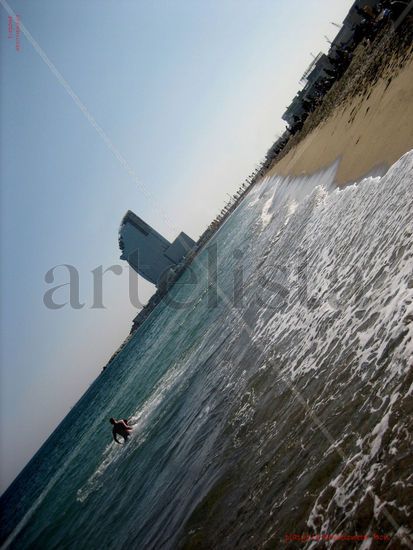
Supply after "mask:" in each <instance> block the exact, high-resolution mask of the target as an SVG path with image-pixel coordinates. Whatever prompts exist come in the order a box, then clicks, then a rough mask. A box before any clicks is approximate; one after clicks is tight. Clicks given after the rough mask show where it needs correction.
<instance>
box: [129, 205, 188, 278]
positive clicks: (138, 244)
mask: <svg viewBox="0 0 413 550" xmlns="http://www.w3.org/2000/svg"><path fill="white" fill-rule="evenodd" d="M194 246H195V242H194V241H193V240H192V239H191V238H190V237H188V235H186V234H185V233H180V234H179V235H178V237H177V238H176V239H175V240H174V241H173V243H170V242H169V241H168V240H167V239H165V237H163V236H162V235H161V234H160V233H158V232H157V231H155V229H153V228H152V227H151V226H150V225H148V224H147V223H145V222H144V221H143V220H142V219H141V218H139V217H138V216H137V215H136V214H135V213H134V212H132V211H131V210H128V211H127V212H126V214H125V216H124V217H123V219H122V222H121V226H120V229H119V248H120V249H121V252H122V254H121V257H120V258H121V260H126V261H127V262H128V263H129V265H130V266H131V267H132V268H133V269H134V270H135V271H136V272H137V273H138V274H139V275H141V276H142V277H143V278H144V279H146V280H147V281H149V282H150V283H153V284H154V285H156V286H158V285H159V282H160V280H161V278H162V276H163V275H164V274H166V273H167V272H168V271H169V270H170V269H171V268H173V267H174V266H176V265H178V264H179V263H180V262H181V260H182V259H183V258H184V257H185V255H186V254H187V253H188V252H189V251H190V250H192V249H193V248H194Z"/></svg>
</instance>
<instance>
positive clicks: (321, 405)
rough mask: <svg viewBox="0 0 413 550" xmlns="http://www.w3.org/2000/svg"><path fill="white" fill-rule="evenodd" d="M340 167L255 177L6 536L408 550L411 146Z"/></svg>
mask: <svg viewBox="0 0 413 550" xmlns="http://www.w3.org/2000/svg"><path fill="white" fill-rule="evenodd" d="M335 170H336V166H332V167H330V168H329V169H327V170H325V171H323V172H320V173H318V174H316V175H313V176H311V177H301V178H294V179H292V178H280V177H272V178H269V179H268V178H267V179H264V180H263V181H261V182H260V183H259V184H257V185H256V186H255V187H253V188H252V190H251V191H250V192H249V193H248V195H247V196H246V197H245V198H244V200H243V201H242V202H241V203H240V205H239V206H238V208H237V209H236V210H235V211H234V212H233V213H232V214H231V216H230V217H229V218H228V219H227V221H226V222H225V224H224V225H223V226H222V227H221V229H220V230H219V232H218V233H217V234H216V235H215V236H214V237H213V239H212V240H211V241H210V242H209V243H208V244H207V246H206V247H205V248H204V249H203V250H202V251H201V253H200V254H199V255H198V256H197V258H196V260H195V261H194V263H193V264H192V266H191V269H188V270H187V271H186V272H185V274H184V275H183V276H182V278H181V279H180V280H179V282H178V284H176V285H175V287H174V289H173V291H172V293H171V296H170V299H169V300H168V303H162V304H161V305H159V306H158V307H157V308H156V309H155V311H154V312H153V313H152V314H151V316H150V318H149V319H148V320H147V321H146V322H145V323H144V325H143V326H142V327H141V328H140V329H139V330H138V332H137V333H135V334H134V336H133V338H132V339H131V340H130V341H129V343H128V344H127V345H126V347H125V348H124V349H123V350H122V351H121V352H120V353H119V354H118V355H117V356H116V358H115V359H114V360H113V361H112V363H111V364H110V365H109V366H108V368H107V369H106V370H105V371H104V372H103V373H102V374H101V375H100V376H99V377H98V378H97V380H96V381H95V382H94V383H93V384H92V386H91V387H90V388H89V389H88V391H87V392H86V393H85V394H84V396H83V397H82V398H81V399H80V401H79V402H78V403H77V405H76V406H75V407H74V408H73V409H72V410H71V412H70V414H69V415H68V416H67V417H66V418H65V419H64V421H63V422H62V424H61V425H60V426H59V427H58V428H57V430H56V431H55V432H54V433H53V434H52V436H51V437H50V438H49V439H48V441H47V442H46V443H45V445H44V446H43V447H42V448H41V449H40V451H39V452H38V453H37V454H36V455H35V457H34V458H33V459H32V461H31V462H30V463H29V465H28V466H27V467H26V468H25V469H24V470H23V472H22V473H21V474H20V476H19V477H18V478H17V479H16V480H15V481H14V483H13V484H12V486H11V487H10V488H9V489H8V491H7V492H6V493H5V494H4V495H3V497H2V499H1V507H2V523H1V541H2V547H3V548H16V549H26V548H36V549H37V548H38V549H42V550H44V549H52V548H53V549H55V548H56V549H57V548H59V549H63V548H70V549H71V548H76V549H88V550H90V549H92V550H93V549H102V548H109V549H110V548H115V549H130V548H133V549H135V548H136V549H140V548H142V549H160V548H164V549H169V548H209V549H212V548H214V549H215V548H220V549H221V548H224V549H225V548H245V549H252V548H279V547H291V548H313V547H317V548H320V547H323V548H324V547H328V546H330V545H331V544H332V543H333V540H332V539H331V538H330V539H329V541H327V540H326V539H327V537H328V536H330V537H331V536H333V535H334V536H337V535H338V534H341V535H346V536H348V537H350V538H349V539H348V540H347V541H346V542H335V546H334V547H335V548H353V547H354V548H356V547H357V548H376V547H377V548H400V547H401V545H402V544H403V541H404V544H406V547H409V546H408V545H409V542H408V538H407V537H408V534H407V533H408V525H409V524H410V525H411V524H412V510H411V505H412V502H413V499H412V498H411V497H412V483H413V482H412V465H413V464H412V462H413V461H412V454H411V443H412V439H413V438H412V411H413V385H412V383H413V376H412V368H411V367H412V354H413V340H412V335H413V305H412V302H413V274H412V263H413V262H412V252H413V247H412V242H413V239H412V233H413V175H412V174H413V153H412V152H411V153H408V154H406V155H404V156H403V157H402V158H401V159H400V160H399V161H398V162H397V163H396V164H395V165H393V166H392V167H391V168H390V169H389V171H388V172H387V173H386V174H385V175H384V176H381V177H380V176H377V177H369V178H366V179H364V180H363V181H362V182H360V183H358V184H354V185H348V186H347V187H345V188H343V189H337V188H336V187H335V186H334V185H333V180H334V173H335ZM110 416H115V417H117V418H129V419H131V422H132V423H133V424H134V430H133V434H132V436H131V438H130V440H129V442H128V443H127V444H125V445H116V444H115V443H114V442H113V441H112V440H111V426H110V424H109V422H108V419H109V417H110ZM299 534H301V535H302V536H303V540H302V541H301V542H296V541H295V542H294V541H293V538H294V536H295V537H296V536H297V535H299ZM322 534H323V535H324V536H325V541H324V542H322V543H321V542H320V541H319V540H318V541H317V540H316V539H317V536H318V537H320V536H321V535H322ZM309 535H313V536H314V538H313V540H310V539H309ZM356 535H359V536H364V535H365V536H366V539H365V540H364V541H363V542H360V541H359V542H355V540H354V539H352V538H351V537H354V536H356ZM379 535H380V536H385V537H389V539H388V540H389V541H390V542H387V543H385V544H383V542H378V541H377V540H374V537H376V538H377V537H378V536H379ZM305 537H307V539H305ZM369 537H370V538H369ZM304 539H305V540H304ZM340 544H343V546H340ZM320 545H321V546H320ZM410 547H412V546H410Z"/></svg>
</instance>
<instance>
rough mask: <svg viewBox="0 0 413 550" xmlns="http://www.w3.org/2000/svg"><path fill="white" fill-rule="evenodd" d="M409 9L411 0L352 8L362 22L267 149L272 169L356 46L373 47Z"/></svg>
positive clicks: (333, 48) (331, 54) (332, 54)
mask: <svg viewBox="0 0 413 550" xmlns="http://www.w3.org/2000/svg"><path fill="white" fill-rule="evenodd" d="M408 6H409V0H383V1H379V2H377V3H376V4H374V5H372V6H371V5H368V4H366V5H364V6H362V7H360V6H358V5H357V4H355V5H354V6H353V8H352V9H353V10H354V11H355V13H357V14H358V16H359V17H360V20H359V22H358V23H357V24H355V25H353V27H352V34H351V37H350V39H349V40H348V41H347V42H345V43H344V42H341V43H340V44H332V46H331V48H330V50H329V52H328V55H327V58H328V61H329V65H330V66H329V67H328V68H324V70H323V75H322V76H321V77H320V78H318V80H317V81H316V82H315V83H314V84H313V86H312V87H311V92H310V93H307V94H306V95H305V96H304V97H302V98H301V101H300V109H299V111H300V112H299V113H298V114H295V115H293V117H292V122H291V123H290V124H289V125H288V126H287V128H286V132H284V134H283V135H282V136H281V137H280V138H279V140H278V141H277V142H276V143H274V145H273V146H272V147H271V148H270V149H269V150H268V152H267V156H266V161H265V165H268V166H270V165H271V164H272V163H273V162H274V161H275V160H276V158H277V156H278V155H279V154H280V153H281V152H282V150H283V149H284V147H285V146H286V144H287V143H288V141H289V138H290V137H291V136H294V135H295V134H297V133H298V132H299V131H300V130H301V129H302V128H303V126H304V123H305V121H306V119H307V118H308V116H309V115H310V114H311V113H312V112H313V111H315V109H317V108H318V107H319V106H320V105H321V103H322V102H323V99H324V97H325V95H326V93H327V92H328V91H329V90H330V89H331V88H332V86H333V85H334V84H335V83H336V82H337V81H339V80H340V78H341V77H342V76H343V75H344V74H345V72H346V70H347V68H348V67H349V65H350V63H351V61H352V59H353V56H354V51H355V49H356V48H357V46H359V45H360V44H361V43H363V44H365V45H366V46H367V47H369V46H371V45H372V43H373V42H374V40H375V38H376V37H377V35H378V34H380V33H381V32H382V31H383V30H384V29H385V28H386V26H388V27H389V26H390V24H394V23H395V22H396V21H397V20H398V19H399V18H400V16H401V15H402V14H403V12H405V10H406V8H407V7H408ZM410 17H411V16H410Z"/></svg>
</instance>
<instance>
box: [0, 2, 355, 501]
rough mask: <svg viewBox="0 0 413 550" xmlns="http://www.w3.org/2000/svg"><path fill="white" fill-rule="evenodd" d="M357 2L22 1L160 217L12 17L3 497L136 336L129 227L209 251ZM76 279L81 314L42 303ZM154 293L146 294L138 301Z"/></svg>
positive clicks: (5, 41)
mask: <svg viewBox="0 0 413 550" xmlns="http://www.w3.org/2000/svg"><path fill="white" fill-rule="evenodd" d="M1 4H3V2H2V1H1ZM351 4H352V1H351V0H333V1H332V0H289V1H288V2H285V1H284V0H272V1H269V0H249V1H246V0H206V1H205V0H202V1H201V0H185V1H181V0H170V1H156V2H153V1H151V0H146V1H125V0H124V1H119V0H111V1H109V0H106V1H104V0H88V1H87V2H85V1H84V0H82V1H80V0H70V1H69V0H61V1H59V2H57V1H56V0H31V1H30V2H28V1H27V0H22V1H16V0H10V1H9V5H10V6H11V8H12V9H13V10H14V11H15V12H16V13H18V14H19V15H20V18H21V22H22V23H23V24H24V25H25V26H26V27H27V29H28V30H29V31H30V33H31V34H32V36H33V37H34V39H35V40H36V41H37V42H38V43H39V45H40V47H41V48H42V49H43V50H44V52H45V53H46V54H47V56H48V57H49V58H50V60H51V62H52V63H54V65H55V66H56V67H57V69H58V70H59V71H60V73H61V74H62V75H63V77H64V78H65V80H66V81H67V82H68V83H69V85H70V86H71V88H72V89H73V90H74V92H75V93H76V94H77V95H78V96H79V98H80V99H81V101H82V102H83V104H84V105H85V106H86V107H87V109H88V111H89V112H90V113H91V115H92V116H93V117H94V118H95V120H96V121H97V123H98V124H99V125H100V126H101V127H102V128H103V129H104V131H105V132H106V134H107V136H108V137H109V138H110V140H111V142H112V143H113V144H114V146H115V147H116V148H117V149H118V150H119V151H120V152H121V154H122V156H123V157H124V158H125V159H126V161H127V162H128V164H129V165H130V167H131V168H132V169H133V170H134V172H135V173H136V174H137V175H138V178H139V181H140V182H142V184H144V186H145V187H146V188H147V189H149V190H150V193H151V195H152V196H153V198H154V201H155V203H156V205H157V206H156V207H154V206H153V204H152V203H151V201H148V199H147V198H146V197H145V195H144V194H143V193H142V190H141V187H140V186H139V185H137V183H136V181H134V179H133V178H132V177H131V176H130V175H129V174H128V173H127V171H126V170H125V168H124V167H123V166H122V164H121V163H120V162H119V161H118V160H117V159H116V158H115V157H114V155H113V154H112V153H111V151H110V150H109V149H108V147H107V145H106V144H105V143H104V141H103V140H102V138H101V137H100V136H99V134H98V133H97V132H96V130H95V129H94V128H93V127H92V125H91V124H90V122H89V121H88V120H87V119H86V118H85V116H84V115H83V113H82V112H81V111H80V110H79V108H78V107H77V106H76V104H75V103H74V101H73V99H72V98H71V97H70V96H69V95H68V93H67V91H66V90H65V89H64V87H63V86H62V85H61V84H60V83H59V82H58V80H57V79H56V76H55V75H53V74H52V72H51V71H50V69H49V67H47V65H46V64H45V63H44V61H43V60H42V59H41V57H40V56H39V54H38V53H37V52H36V51H35V50H34V48H33V47H32V45H31V44H30V43H29V42H28V41H27V39H26V38H25V37H24V35H23V34H21V35H20V36H21V46H20V51H19V52H17V51H16V49H15V28H14V27H15V26H13V36H12V38H8V14H7V12H6V11H5V9H4V6H3V5H0V73H1V74H0V77H1V82H2V89H1V95H0V120H1V126H0V147H1V167H0V177H1V206H0V207H1V266H2V277H1V364H2V370H1V385H0V388H1V390H0V391H1V395H0V398H1V401H0V406H1V441H0V443H1V446H0V448H1V455H0V464H1V465H2V467H1V489H2V490H3V489H4V488H5V487H6V486H7V485H8V484H9V483H10V482H11V481H12V479H13V478H14V477H15V476H16V475H17V473H18V472H19V471H20V470H21V468H22V467H23V466H24V465H25V463H26V462H27V461H28V460H29V459H30V458H31V456H32V455H33V453H34V452H35V451H36V450H37V449H38V448H39V446H40V445H41V444H42V443H43V442H44V440H45V439H46V438H47V437H48V435H49V434H50V432H51V431H52V430H53V429H54V428H55V427H56V426H57V424H58V423H59V422H60V420H61V419H62V418H63V417H64V416H65V415H66V413H67V412H68V411H69V409H70V407H71V406H73V404H74V403H75V402H76V401H77V399H78V398H79V397H80V395H81V394H82V393H83V391H84V390H85V389H86V388H87V386H88V385H89V384H90V383H91V382H92V381H93V380H94V379H95V377H96V376H97V375H98V374H99V372H100V371H101V368H102V366H103V365H104V364H105V363H106V361H107V360H108V358H109V357H110V355H111V354H112V353H113V351H114V350H115V349H116V348H117V347H118V345H119V344H120V343H121V342H122V340H123V339H124V337H125V336H126V335H127V333H128V331H129V328H130V324H131V319H132V317H133V316H134V315H135V313H136V310H135V309H134V308H133V306H131V304H130V303H129V300H128V275H127V270H126V265H125V264H124V263H123V262H121V261H120V260H119V250H118V244H117V232H118V227H119V223H120V220H121V218H122V216H123V214H124V212H125V211H126V210H127V209H128V208H130V209H132V210H134V211H135V212H136V213H137V214H138V215H139V216H141V217H142V218H144V219H145V220H146V221H147V222H148V223H150V224H151V225H153V226H154V227H155V228H156V229H157V230H158V231H160V232H161V233H163V234H164V235H165V236H166V237H167V238H170V239H172V238H174V237H175V236H176V234H177V230H178V229H179V230H184V231H185V232H187V233H188V234H189V235H191V236H192V237H193V238H195V239H196V238H197V237H198V236H199V235H200V233H202V232H203V230H204V229H205V227H206V226H207V225H208V224H209V222H210V221H211V219H212V218H213V217H214V216H215V215H216V214H217V212H218V211H220V210H221V208H222V206H223V204H224V202H225V201H226V199H227V196H226V193H231V192H233V191H234V190H235V189H236V188H237V187H238V186H239V185H240V183H242V181H243V180H244V178H245V177H246V176H247V175H248V174H249V173H250V172H251V170H252V169H253V168H254V166H255V165H256V164H257V163H258V161H259V160H260V159H261V158H262V157H263V156H264V154H265V152H266V150H267V149H268V147H269V146H270V145H271V144H272V142H273V141H274V140H275V138H276V137H277V135H279V134H280V133H281V132H282V131H283V130H284V124H283V122H282V121H281V118H280V117H281V114H282V113H283V112H284V110H285V107H286V106H287V105H288V104H289V102H290V100H291V99H292V97H293V96H294V95H295V93H296V91H297V90H298V87H299V84H298V81H299V79H300V77H301V75H302V73H303V72H304V70H305V69H306V67H307V66H308V65H309V63H310V61H311V59H312V58H311V56H310V52H313V53H314V54H317V53H318V52H319V51H320V50H323V51H326V50H327V47H328V44H327V42H326V39H325V38H324V35H328V36H329V37H330V38H332V37H334V35H335V34H336V32H337V30H338V29H337V28H336V27H334V26H333V25H332V24H331V21H334V22H337V23H341V21H342V20H343V18H344V16H345V15H346V13H347V11H348V9H349V7H350V5H351ZM159 210H162V211H164V212H166V213H167V217H168V218H169V219H170V220H172V224H171V223H170V222H168V221H166V220H165V219H164V217H163V216H161V215H160V213H159ZM64 263H65V264H72V265H74V266H76V268H77V269H78V271H79V274H80V293H81V300H82V301H83V302H85V303H86V305H85V307H84V308H83V309H79V310H73V309H70V308H69V307H64V308H62V309H60V310H48V309H47V308H45V306H44V305H43V295H44V293H45V292H46V290H47V289H48V288H49V287H50V285H47V284H46V282H45V280H44V276H45V273H46V272H47V271H48V270H49V269H50V268H51V267H53V266H56V265H58V264H64ZM113 264H122V265H123V267H124V268H125V269H124V273H123V274H122V275H121V276H116V275H114V274H111V273H109V274H107V275H106V278H105V282H104V285H105V288H104V303H105V305H106V309H104V310H102V309H99V310H93V309H91V307H90V306H91V305H92V300H93V295H92V275H91V270H93V269H95V268H96V267H97V266H99V265H103V266H104V268H107V267H109V266H111V265H113ZM65 282H67V273H66V272H65V270H63V269H61V270H60V271H56V283H55V284H61V283H65ZM152 292H153V287H152V286H151V285H150V284H148V283H146V282H145V281H140V296H141V300H142V301H143V302H145V301H146V300H147V299H148V297H149V296H150V295H151V293H152ZM57 296H59V297H60V298H61V300H62V302H64V301H66V300H67V292H66V290H65V289H62V290H61V291H59V293H58V295H56V297H57Z"/></svg>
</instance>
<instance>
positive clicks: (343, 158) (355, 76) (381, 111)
mask: <svg viewBox="0 0 413 550" xmlns="http://www.w3.org/2000/svg"><path fill="white" fill-rule="evenodd" d="M390 40H391V37H385V39H384V40H382V42H381V43H380V45H379V48H377V49H376V48H375V45H373V47H374V49H373V47H371V46H370V51H369V48H367V47H366V48H364V49H363V48H362V49H361V51H360V52H359V53H358V58H357V57H356V58H355V59H354V61H353V63H352V66H350V69H349V71H348V74H346V75H345V77H344V78H343V79H342V81H340V82H338V83H337V84H336V87H335V88H336V89H334V88H333V89H332V91H331V93H330V94H327V97H326V101H325V102H323V104H322V105H321V106H320V107H319V108H318V109H317V111H315V112H314V113H312V114H311V115H310V117H309V118H308V120H307V121H306V124H305V125H304V128H303V130H302V132H300V133H299V134H297V136H294V138H293V139H292V140H291V144H290V146H289V147H288V148H286V149H287V151H286V152H285V154H284V155H283V156H282V158H281V159H280V160H279V161H277V162H276V163H275V164H274V165H273V166H272V167H271V169H270V170H269V172H268V173H267V174H269V175H274V174H281V175H295V176H296V175H300V174H311V173H314V172H316V171H318V170H320V169H322V168H324V167H326V166H329V165H331V164H332V163H333V162H335V161H336V160H339V165H338V170H337V174H336V182H337V184H339V185H343V184H346V183H349V182H353V181H357V180H360V179H361V178H362V177H363V176H365V175H367V174H368V173H371V172H373V173H374V172H378V173H383V172H384V171H385V170H386V168H387V167H389V166H390V165H391V164H392V163H394V162H395V161H396V160H397V159H399V158H400V157H401V156H402V155H403V154H404V153H405V152H406V151H409V150H411V149H413V59H412V52H411V49H407V50H405V51H404V52H403V55H400V53H399V52H395V53H394V54H392V56H389V55H388V54H387V52H386V47H387V46H388V42H389V41H390ZM380 49H381V50H384V51H385V52H386V54H387V55H385V56H384V59H380ZM366 58H367V61H368V63H366ZM378 59H379V60H380V61H381V63H380V64H379V66H378V67H377V60H378ZM369 64H370V67H369ZM372 64H376V67H374V66H373V67H372V66H371V65H372ZM360 67H362V72H363V74H360ZM374 69H376V70H375V71H374ZM372 75H373V77H372ZM369 78H370V79H371V82H370V83H369V86H367V87H366V86H365V87H364V90H363V89H362V85H363V83H364V84H365V81H366V80H367V79H369ZM334 103H336V105H334Z"/></svg>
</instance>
